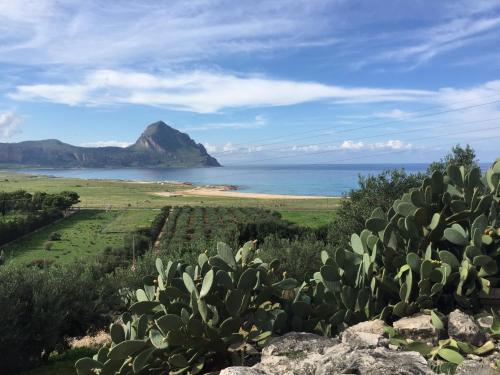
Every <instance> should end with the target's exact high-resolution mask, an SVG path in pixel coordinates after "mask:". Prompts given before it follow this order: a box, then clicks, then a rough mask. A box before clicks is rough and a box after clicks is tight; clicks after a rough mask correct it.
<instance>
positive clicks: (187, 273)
mask: <svg viewBox="0 0 500 375" xmlns="http://www.w3.org/2000/svg"><path fill="white" fill-rule="evenodd" d="M273 263H274V264H273V265H272V267H270V266H269V265H268V264H265V263H263V262H262V261H261V260H260V259H258V258H256V257H255V249H254V244H253V243H252V242H249V243H247V244H245V245H244V246H243V247H242V248H241V249H240V250H239V251H238V252H237V253H236V254H233V251H232V249H231V248H229V247H228V246H227V245H225V244H223V243H219V244H218V246H217V255H216V256H214V257H211V258H208V257H207V255H206V254H204V253H203V254H200V256H199V258H198V264H197V265H195V266H185V265H182V264H180V263H178V262H171V261H169V262H168V263H167V264H166V265H164V264H163V262H162V261H161V260H160V259H157V261H156V268H157V271H158V276H157V277H146V278H144V288H143V289H139V290H137V292H136V302H135V303H133V304H132V305H131V306H130V311H129V312H127V313H125V314H123V316H122V323H120V324H118V323H116V324H112V325H111V327H110V334H111V338H112V344H111V347H104V348H102V349H101V350H99V352H98V353H97V354H96V355H95V356H94V358H84V359H81V360H79V361H78V362H77V363H76V369H77V372H78V374H79V375H95V374H101V375H111V374H165V373H172V374H183V373H190V374H197V373H200V372H207V371H214V370H218V369H221V368H223V367H225V366H228V365H231V364H241V363H242V362H243V361H244V358H245V356H246V355H247V354H249V353H250V354H251V353H253V352H256V349H257V348H258V347H259V346H260V345H262V344H264V343H265V342H266V341H267V339H269V338H270V337H271V336H272V335H274V334H277V333H278V334H279V333H283V332H284V331H285V330H286V329H287V327H288V325H289V321H288V316H287V314H286V312H285V310H284V306H288V305H290V304H292V303H293V300H292V299H293V296H294V292H293V289H294V288H296V287H297V282H296V281H295V280H293V279H288V278H282V277H281V275H279V274H278V272H277V268H278V267H277V263H276V262H273Z"/></svg>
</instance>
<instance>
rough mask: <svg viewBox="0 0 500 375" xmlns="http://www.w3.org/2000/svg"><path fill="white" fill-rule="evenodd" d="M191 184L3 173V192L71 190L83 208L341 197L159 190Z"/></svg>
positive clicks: (302, 202)
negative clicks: (165, 194) (241, 195)
mask: <svg viewBox="0 0 500 375" xmlns="http://www.w3.org/2000/svg"><path fill="white" fill-rule="evenodd" d="M190 188H191V187H190V186H183V185H179V184H158V183H137V182H126V181H109V180H83V179H77V178H56V177H49V176H36V175H27V174H22V173H14V172H11V171H3V172H0V191H14V190H19V189H23V190H26V191H28V192H34V191H45V192H47V193H58V192H60V191H62V190H72V191H75V192H77V193H78V194H79V195H80V200H81V203H80V204H79V206H80V207H87V208H161V207H164V206H167V205H172V206H184V205H191V206H211V207H215V206H226V207H227V206H234V207H260V208H268V209H274V210H277V211H282V210H285V211H291V210H302V211H305V210H326V211H330V210H332V209H335V207H336V206H337V205H338V203H339V198H328V199H290V200H283V199H255V198H232V197H228V198H226V197H201V196H175V197H161V196H158V195H154V194H153V193H157V192H165V191H168V192H175V191H177V192H180V191H182V190H183V189H190Z"/></svg>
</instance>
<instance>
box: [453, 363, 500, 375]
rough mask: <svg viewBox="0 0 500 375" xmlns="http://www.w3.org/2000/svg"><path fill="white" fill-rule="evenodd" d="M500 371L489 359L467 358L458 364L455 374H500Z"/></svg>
mask: <svg viewBox="0 0 500 375" xmlns="http://www.w3.org/2000/svg"><path fill="white" fill-rule="evenodd" d="M499 373H500V372H499V371H498V370H497V369H495V368H493V367H492V366H491V365H490V363H488V361H481V360H480V361H477V360H473V359H466V360H465V361H463V362H462V363H461V364H459V365H458V367H457V370H456V371H455V375H471V374H474V375H498V374H499Z"/></svg>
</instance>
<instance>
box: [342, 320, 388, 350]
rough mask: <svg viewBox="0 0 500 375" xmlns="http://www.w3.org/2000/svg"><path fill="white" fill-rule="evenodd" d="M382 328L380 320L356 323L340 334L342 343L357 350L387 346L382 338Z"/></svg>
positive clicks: (382, 322) (386, 341)
mask: <svg viewBox="0 0 500 375" xmlns="http://www.w3.org/2000/svg"><path fill="white" fill-rule="evenodd" d="M384 327H385V323H384V321H383V320H380V319H376V320H368V321H366V322H361V323H358V324H356V325H353V326H352V327H349V328H347V329H346V330H345V331H344V332H343V333H342V342H343V343H344V344H347V345H350V346H353V347H357V348H374V347H377V346H387V345H388V342H389V341H388V339H387V338H386V337H384V334H385V332H384Z"/></svg>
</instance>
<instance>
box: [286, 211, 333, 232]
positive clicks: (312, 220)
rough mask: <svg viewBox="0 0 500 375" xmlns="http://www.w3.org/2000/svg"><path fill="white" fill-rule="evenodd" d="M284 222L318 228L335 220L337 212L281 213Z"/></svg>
mask: <svg viewBox="0 0 500 375" xmlns="http://www.w3.org/2000/svg"><path fill="white" fill-rule="evenodd" d="M279 213H280V214H281V217H282V218H283V220H287V221H291V222H292V223H295V224H297V225H300V226H304V227H310V228H318V227H321V226H323V225H326V224H328V223H329V222H331V221H332V220H333V217H334V216H335V211H334V210H332V211H298V210H295V211H279Z"/></svg>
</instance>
